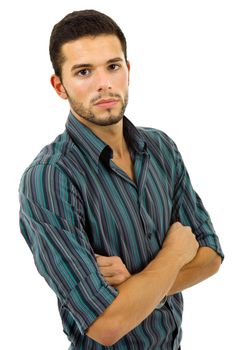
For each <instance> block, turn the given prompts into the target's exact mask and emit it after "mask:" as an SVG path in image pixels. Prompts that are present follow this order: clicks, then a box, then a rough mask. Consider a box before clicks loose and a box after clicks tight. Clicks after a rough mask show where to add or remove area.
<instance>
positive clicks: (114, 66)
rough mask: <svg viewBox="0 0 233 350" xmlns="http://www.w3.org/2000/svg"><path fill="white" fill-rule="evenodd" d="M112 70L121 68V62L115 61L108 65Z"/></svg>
mask: <svg viewBox="0 0 233 350" xmlns="http://www.w3.org/2000/svg"><path fill="white" fill-rule="evenodd" d="M108 68H109V69H110V70H118V69H119V68H120V65H119V64H116V63H113V64H110V66H109V67H108Z"/></svg>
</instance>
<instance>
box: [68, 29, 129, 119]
mask: <svg viewBox="0 0 233 350" xmlns="http://www.w3.org/2000/svg"><path fill="white" fill-rule="evenodd" d="M62 53H63V55H64V57H65V62H64V63H63V66H62V88H63V89H64V95H63V96H62V97H63V98H67V99H68V100H69V103H70V106H71V110H72V112H73V113H74V114H75V115H76V116H77V117H81V118H82V119H85V120H86V121H88V122H91V123H94V124H96V125H111V124H115V123H118V122H119V121H120V120H121V119H122V117H123V115H124V112H125V108H126V105H127V101H128V83H129V64H128V63H126V61H125V57H124V53H123V51H122V47H121V43H120V41H119V39H118V38H117V37H116V36H115V35H98V36H96V37H89V36H88V37H83V38H81V39H78V40H76V41H72V42H69V43H67V44H64V45H63V47H62Z"/></svg>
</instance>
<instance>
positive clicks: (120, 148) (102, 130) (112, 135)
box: [73, 113, 128, 159]
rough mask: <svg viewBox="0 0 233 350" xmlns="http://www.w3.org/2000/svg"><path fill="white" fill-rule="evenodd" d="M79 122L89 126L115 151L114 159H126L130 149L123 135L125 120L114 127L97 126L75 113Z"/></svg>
mask: <svg viewBox="0 0 233 350" xmlns="http://www.w3.org/2000/svg"><path fill="white" fill-rule="evenodd" d="M73 114H74V115H75V117H76V118H77V119H78V121H79V122H80V123H82V124H84V125H85V126H87V127H88V128H89V129H90V130H91V131H92V132H93V133H94V134H95V135H96V136H98V137H99V138H100V139H101V140H103V141H104V142H105V143H106V144H107V145H109V146H110V147H111V149H112V150H113V158H114V159H122V158H124V156H125V154H126V152H127V150H128V148H127V144H126V141H125V138H124V134H123V118H122V119H121V120H120V121H119V122H118V123H116V124H113V125H107V126H102V125H96V124H93V123H91V122H89V121H88V120H86V119H83V118H80V117H79V116H77V114H75V113H73Z"/></svg>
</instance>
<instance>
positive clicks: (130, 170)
mask: <svg viewBox="0 0 233 350" xmlns="http://www.w3.org/2000/svg"><path fill="white" fill-rule="evenodd" d="M112 161H113V162H114V163H115V164H116V165H117V166H118V167H119V168H121V169H122V170H123V171H124V172H125V173H126V174H127V175H128V176H129V178H130V179H131V180H132V181H133V182H135V183H136V178H135V172H134V164H133V161H132V159H131V156H130V153H129V152H127V154H126V155H125V157H124V159H116V158H113V159H112Z"/></svg>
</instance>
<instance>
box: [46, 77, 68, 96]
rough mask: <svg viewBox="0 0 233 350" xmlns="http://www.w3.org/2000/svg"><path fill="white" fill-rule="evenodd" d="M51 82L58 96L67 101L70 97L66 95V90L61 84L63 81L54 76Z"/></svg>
mask: <svg viewBox="0 0 233 350" xmlns="http://www.w3.org/2000/svg"><path fill="white" fill-rule="evenodd" d="M50 82H51V84H52V86H53V88H54V90H55V91H56V93H57V94H58V96H60V97H61V98H63V100H67V98H68V97H67V94H66V90H65V89H64V86H63V84H62V82H61V79H60V78H59V77H58V76H57V75H55V74H53V75H52V76H51V79H50Z"/></svg>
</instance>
